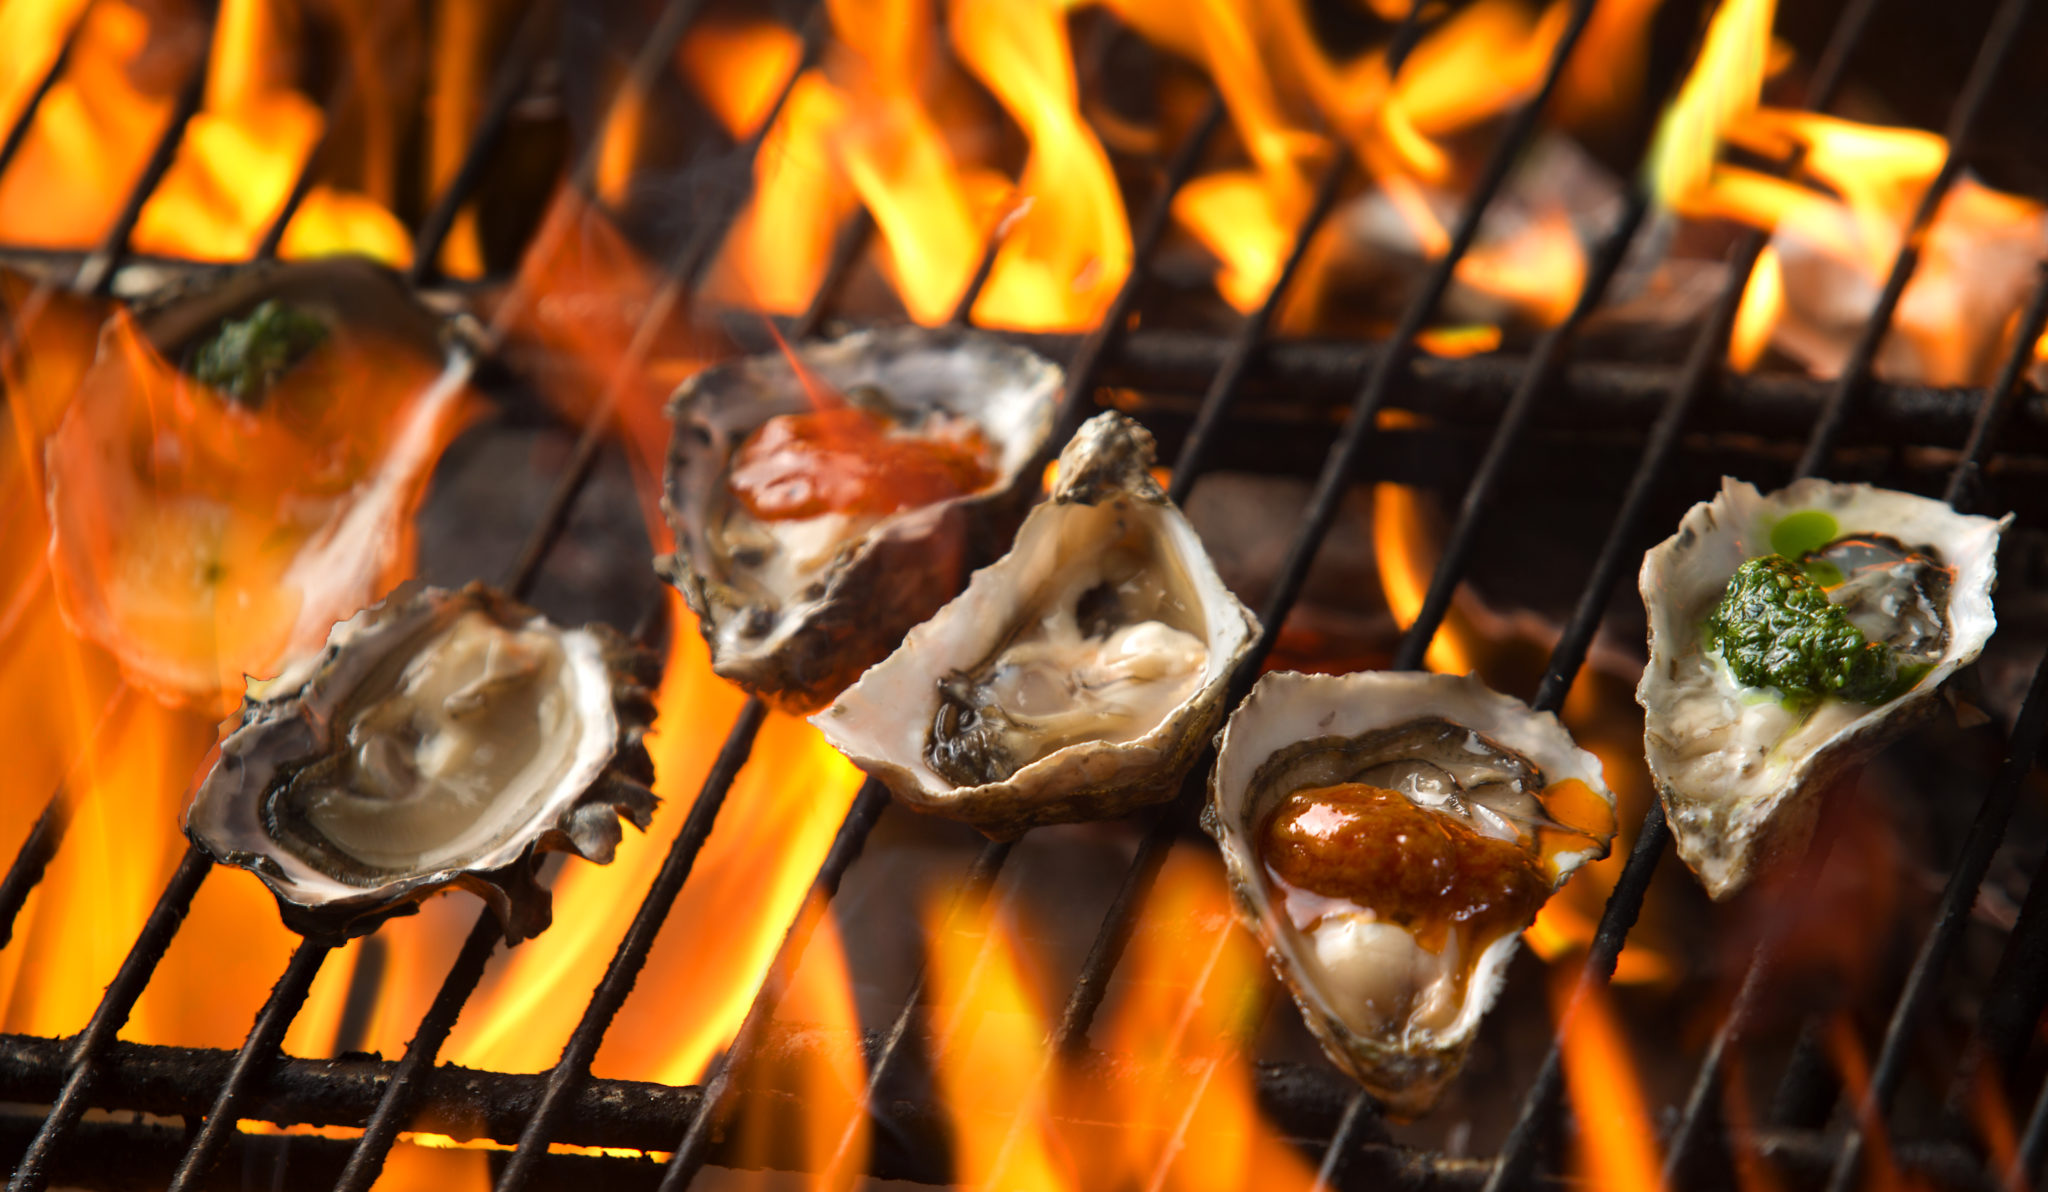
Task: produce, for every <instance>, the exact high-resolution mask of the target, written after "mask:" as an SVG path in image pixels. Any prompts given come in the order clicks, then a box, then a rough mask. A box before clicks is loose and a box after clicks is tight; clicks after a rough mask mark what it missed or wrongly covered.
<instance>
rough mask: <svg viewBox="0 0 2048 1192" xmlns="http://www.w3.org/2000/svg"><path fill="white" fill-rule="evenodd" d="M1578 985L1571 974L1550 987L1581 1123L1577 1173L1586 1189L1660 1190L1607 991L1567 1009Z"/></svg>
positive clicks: (1590, 991) (1595, 991) (1630, 1062)
mask: <svg viewBox="0 0 2048 1192" xmlns="http://www.w3.org/2000/svg"><path fill="white" fill-rule="evenodd" d="M1576 984H1577V977H1576V974H1574V973H1573V972H1571V971H1570V970H1569V969H1558V970H1556V975H1555V976H1554V977H1553V978H1552V981H1551V991H1552V1002H1553V1004H1554V1005H1555V1006H1556V1012H1557V1014H1558V1017H1559V1020H1560V1021H1561V1022H1562V1023H1563V1024H1564V1077H1565V1084H1566V1087H1567V1088H1569V1089H1570V1090H1571V1100H1572V1107H1573V1109H1574V1110H1575V1111H1576V1116H1577V1118H1578V1123H1579V1139H1578V1145H1577V1147H1576V1148H1575V1151H1576V1155H1575V1159H1576V1162H1575V1168H1576V1170H1577V1172H1578V1174H1579V1175H1580V1176H1581V1177H1582V1178H1583V1179H1584V1180H1585V1181H1586V1184H1587V1186H1588V1187H1593V1188H1640V1189H1655V1188H1658V1187H1660V1186H1662V1183H1663V1175H1662V1171H1663V1162H1662V1159H1661V1158H1660V1156H1659V1155H1658V1153H1657V1144H1656V1142H1655V1141H1654V1139H1655V1137H1656V1135H1655V1134H1653V1133H1652V1132H1651V1129H1650V1116H1649V1113H1648V1111H1647V1110H1646V1108H1645V1101H1644V1097H1643V1089H1642V1084H1641V1082H1640V1080H1639V1078H1638V1077H1637V1075H1636V1065H1635V1060H1634V1058H1633V1056H1632V1055H1631V1054H1630V1051H1629V1046H1628V1039H1627V1036H1626V1034H1625V1033H1624V1032H1623V1030H1622V1028H1621V1024H1620V1023H1619V1022H1618V1021H1616V1019H1615V1015H1614V1006H1613V1003H1612V1002H1611V1001H1610V1000H1609V996H1610V995H1609V994H1608V992H1607V990H1606V988H1605V987H1604V986H1600V985H1592V986H1588V987H1587V988H1586V989H1585V990H1584V991H1583V992H1582V993H1581V994H1580V996H1579V997H1578V999H1577V1003H1576V1005H1570V1002H1571V999H1572V989H1573V987H1574V986H1575V985H1576ZM1568 1006H1569V1010H1568V1009H1567V1008H1568Z"/></svg>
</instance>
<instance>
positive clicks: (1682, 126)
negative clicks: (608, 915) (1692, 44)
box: [1648, 0, 1777, 203]
mask: <svg viewBox="0 0 2048 1192" xmlns="http://www.w3.org/2000/svg"><path fill="white" fill-rule="evenodd" d="M1776 12H1777V3H1776V0H1721V4H1720V5H1719V7H1717V8H1716V9H1715V10H1714V19H1713V21H1712V23H1710V24H1709V25H1708V26H1707V38H1706V42H1705V44H1704V45H1702V46H1701V47H1700V53H1699V57H1698V58H1696V59H1695V60H1694V62H1693V68H1692V73H1691V74H1689V75H1687V76H1686V80H1685V82H1684V84H1682V85H1681V86H1680V87H1679V91H1678V97H1677V98H1676V99H1675V100H1673V101H1672V103H1671V106H1670V107H1669V108H1667V109H1666V110H1665V112H1664V117H1663V120H1662V121H1661V122H1660V123H1659V124H1658V126H1657V135H1656V139H1655V140H1654V141H1652V142H1651V145H1650V155H1649V163H1650V164H1649V168H1648V173H1649V177H1650V188H1651V191H1652V193H1654V194H1655V195H1656V196H1657V197H1658V198H1659V199H1661V200H1663V201H1664V202H1667V203H1672V202H1678V201H1681V200H1682V199H1683V198H1684V197H1685V196H1687V195H1691V194H1694V193H1696V192H1697V191H1698V190H1700V189H1701V188H1702V187H1703V186H1705V185H1706V184H1707V182H1708V180H1709V179H1710V178H1711V177H1712V175H1713V172H1714V155H1715V154H1716V152H1718V150H1719V148H1720V145H1719V141H1720V137H1721V133H1722V131H1723V130H1724V129H1726V128H1727V127H1728V125H1729V124H1730V123H1732V122H1733V121H1734V120H1735V119H1736V118H1738V117H1740V116H1742V115H1743V114H1745V113H1747V112H1750V111H1751V110H1753V109H1754V108H1755V107H1756V105H1757V98H1758V97H1759V96H1760V95H1762V94H1763V86H1764V74H1765V70H1766V66H1767V64H1768V62H1769V59H1770V44H1771V22H1772V19H1773V18H1774V17H1775V16H1776Z"/></svg>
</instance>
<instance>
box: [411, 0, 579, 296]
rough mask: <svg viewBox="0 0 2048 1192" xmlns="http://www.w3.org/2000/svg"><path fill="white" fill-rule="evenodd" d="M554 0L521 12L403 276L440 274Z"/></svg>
mask: <svg viewBox="0 0 2048 1192" xmlns="http://www.w3.org/2000/svg"><path fill="white" fill-rule="evenodd" d="M555 13H556V3H555V0H534V2H533V4H532V5H531V6H529V7H528V8H527V10H526V15H525V16H523V17H521V18H520V21H519V28H518V29H517V30H516V31H515V32H514V33H513V34H512V44H511V45H510V46H508V47H507V48H506V51H505V62H504V65H503V66H501V67H499V69H498V73H497V75H496V77H495V78H493V79H492V80H491V93H490V98H488V99H486V100H485V101H484V108H483V114H482V116H481V117H480V118H479V119H478V120H477V125H476V127H475V128H473V129H471V130H470V135H469V144H468V146H467V147H466V148H464V150H463V152H462V161H461V162H460V163H459V164H458V165H457V166H456V167H455V173H454V174H452V175H450V176H449V179H448V184H447V186H445V187H444V188H442V191H441V194H440V195H439V196H438V197H437V198H436V199H435V200H434V205H433V206H432V207H431V208H429V209H428V210H427V214H426V217H425V218H424V219H422V220H420V227H419V231H418V232H417V233H415V234H414V236H413V240H412V268H410V269H408V270H406V275H405V280H406V282H407V283H408V284H410V285H414V286H423V285H426V284H428V283H429V282H432V281H433V280H434V279H435V278H437V277H439V276H440V260H441V246H442V245H443V244H445V243H446V242H447V240H448V234H449V233H450V232H451V231H453V230H454V229H455V219H456V217H457V216H458V215H460V214H461V213H462V207H463V204H465V203H467V202H469V200H470V197H471V195H472V194H473V193H474V192H475V191H476V188H477V186H478V185H479V184H481V183H482V181H483V174H484V167H485V166H487V165H488V164H490V160H491V155H492V154H493V153H495V152H497V148H498V142H499V140H500V139H502V138H503V137H504V135H505V126H506V125H507V124H508V123H510V122H511V119H512V109H513V107H514V106H516V105H517V104H518V102H519V97H520V96H521V95H522V94H524V93H525V91H526V84H527V82H528V80H530V79H531V78H532V77H533V72H534V69H535V67H537V66H538V65H539V63H540V58H541V53H542V51H543V50H544V49H545V48H546V46H547V34H548V31H549V30H550V29H552V28H553V27H554V23H555Z"/></svg>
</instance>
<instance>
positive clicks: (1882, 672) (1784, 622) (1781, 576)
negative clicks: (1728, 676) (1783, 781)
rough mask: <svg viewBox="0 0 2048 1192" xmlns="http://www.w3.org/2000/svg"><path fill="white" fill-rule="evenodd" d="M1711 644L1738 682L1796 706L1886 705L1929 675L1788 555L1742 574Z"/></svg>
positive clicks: (1714, 617) (1757, 561)
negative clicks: (1858, 622)
mask: <svg viewBox="0 0 2048 1192" xmlns="http://www.w3.org/2000/svg"><path fill="white" fill-rule="evenodd" d="M1822 516H1826V515H1825V514H1823V515H1822ZM1787 520H1790V519H1787ZM1829 520H1830V521H1832V520H1833V519H1829ZM1780 524H1781V525H1782V524H1783V523H1780ZM1772 538H1773V542H1774V544H1775V540H1776V538H1777V535H1776V534H1773V535H1772ZM1706 638H1707V641H1708V642H1709V643H1710V644H1712V645H1715V646H1718V647H1719V648H1720V651H1721V657H1722V659H1723V660H1724V661H1726V662H1727V664H1728V670H1729V672H1730V673H1732V674H1733V675H1734V676H1735V679H1736V681H1737V682H1739V683H1741V684H1742V685H1743V686H1745V687H1775V688H1777V689H1778V690H1779V691H1781V692H1783V693H1784V696H1785V699H1786V700H1787V701H1788V702H1790V703H1793V704H1810V703H1816V702H1818V701H1820V700H1822V699H1825V698H1828V697H1833V698H1836V699H1846V700H1853V701H1855V702H1856V703H1861V704H1881V703H1885V702H1887V701H1889V700H1893V699H1896V698H1898V697H1899V696H1901V695H1903V694H1905V693H1906V692H1907V691H1908V690H1910V689H1911V688H1912V687H1913V685H1914V684H1915V683H1917V682H1919V680H1920V676H1921V675H1922V674H1924V673H1926V668H1925V667H1922V666H1904V667H1902V666H1900V665H1899V663H1898V660H1897V659H1896V658H1895V657H1894V656H1893V652H1892V649H1891V647H1889V646H1886V645H1884V644H1883V643H1881V642H1872V641H1870V640H1868V639H1867V638H1865V637H1864V636H1863V631H1862V630H1861V629H1858V628H1857V627H1856V626H1855V624H1854V623H1853V622H1851V621H1850V620H1849V616H1848V614H1847V613H1844V612H1843V611H1842V610H1841V608H1840V607H1839V606H1837V605H1835V604H1833V603H1832V602H1830V601H1829V600H1828V595H1827V591H1826V590H1825V589H1824V588H1823V587H1822V586H1821V584H1820V583H1818V582H1816V581H1815V580H1814V579H1813V578H1812V577H1810V576H1809V575H1808V574H1807V573H1806V572H1804V571H1801V570H1800V567H1799V564H1797V563H1794V562H1793V561H1792V560H1790V559H1787V558H1785V557H1784V556H1783V555H1763V556H1760V557H1758V558H1754V559H1751V560H1749V561H1748V562H1746V563H1744V564H1743V565H1742V566H1741V567H1740V568H1738V569H1737V570H1736V572H1735V577H1734V578H1733V579H1731V580H1729V581H1728V591H1727V592H1726V594H1724V595H1723V596H1722V597H1721V603H1720V604H1718V605H1716V606H1715V607H1714V611H1713V612H1712V613H1709V614H1708V615H1707V625H1706Z"/></svg>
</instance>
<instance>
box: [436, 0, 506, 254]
mask: <svg viewBox="0 0 2048 1192" xmlns="http://www.w3.org/2000/svg"><path fill="white" fill-rule="evenodd" d="M494 7H495V5H494V4H493V3H492V0H450V2H449V3H446V4H441V5H438V6H436V7H435V9H434V83H433V88H432V90H431V91H430V93H429V94H428V97H427V104H428V112H429V117H430V119H431V121H432V138H433V139H432V142H431V144H430V145H429V147H428V160H429V163H430V166H429V168H430V170H431V172H432V178H431V179H430V181H431V183H432V185H431V187H430V190H429V193H431V194H435V195H439V194H441V193H442V192H443V191H444V190H445V189H446V188H447V186H448V184H449V183H450V182H451V181H453V180H454V178H455V171H456V169H457V168H458V167H460V166H461V164H462V155H463V151H464V149H465V148H466V147H467V145H468V143H469V138H470V136H471V133H472V131H473V126H474V125H475V123H476V119H477V114H478V109H479V108H480V107H481V106H482V96H483V92H484V78H485V74H486V72H487V71H488V70H489V68H490V62H489V61H488V59H487V53H488V46H487V44H486V41H485V34H486V33H487V31H488V28H489V19H488V18H489V17H490V15H491V12H492V9H493V8H494ZM440 265H441V269H442V270H443V271H444V272H446V273H448V274H449V275H451V276H454V277H475V276H477V275H478V274H480V273H482V272H483V271H484V259H483V245H482V242H481V241H480V240H479V239H478V238H477V223H476V204H474V203H471V204H469V205H468V206H465V207H464V208H463V209H462V211H461V213H460V214H458V215H457V216H456V217H455V223H454V225H453V226H452V227H450V228H449V229H448V239H447V240H446V241H445V242H444V243H443V244H442V247H441V260H440Z"/></svg>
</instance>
